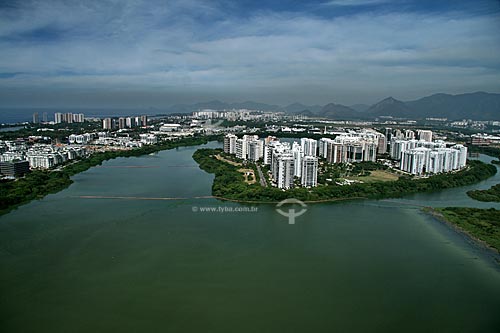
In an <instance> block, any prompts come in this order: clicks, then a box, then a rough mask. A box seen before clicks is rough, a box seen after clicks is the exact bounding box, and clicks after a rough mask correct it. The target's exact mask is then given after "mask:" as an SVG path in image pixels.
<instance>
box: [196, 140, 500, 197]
mask: <svg viewBox="0 0 500 333" xmlns="http://www.w3.org/2000/svg"><path fill="white" fill-rule="evenodd" d="M220 152H221V150H220V149H198V150H197V151H196V152H195V153H194V154H193V159H194V160H195V161H196V162H197V163H198V164H199V166H200V168H201V169H202V170H204V171H206V172H208V173H212V174H214V175H215V178H214V181H213V185H212V195H214V196H215V197H219V198H225V199H228V200H233V201H239V202H249V203H265V202H267V203H270V202H279V201H281V200H284V199H287V198H295V199H298V200H301V201H304V202H311V203H313V202H328V201H338V200H349V199H359V198H364V199H383V198H397V197H401V196H403V195H406V194H412V193H418V192H431V191H438V190H442V189H445V188H452V187H459V186H466V185H472V184H475V183H477V182H479V181H482V180H485V179H487V178H489V177H491V176H493V175H495V174H496V172H497V169H496V167H495V166H493V165H491V164H486V163H483V162H480V161H474V160H472V161H468V167H467V168H466V169H464V170H462V171H458V172H455V173H448V174H442V175H435V176H431V177H429V178H423V179H412V178H408V177H402V178H400V179H398V180H395V181H385V182H371V183H362V184H361V183H356V184H352V185H349V186H340V185H336V184H332V185H321V186H318V187H315V188H311V189H308V188H303V187H300V188H293V189H290V190H287V191H284V190H281V189H278V188H276V187H262V186H261V185H260V184H251V185H249V184H246V183H245V182H244V179H243V177H242V176H241V173H240V172H238V170H237V167H235V166H234V165H231V164H228V163H225V162H223V161H220V160H218V159H217V158H216V157H215V156H216V155H217V154H220Z"/></svg>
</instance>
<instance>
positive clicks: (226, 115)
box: [192, 109, 285, 121]
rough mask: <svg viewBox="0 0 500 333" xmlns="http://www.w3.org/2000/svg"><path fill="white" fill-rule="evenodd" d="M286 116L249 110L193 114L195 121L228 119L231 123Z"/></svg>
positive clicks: (198, 112)
mask: <svg viewBox="0 0 500 333" xmlns="http://www.w3.org/2000/svg"><path fill="white" fill-rule="evenodd" d="M284 115H285V113H284V112H265V111H258V110H247V109H232V110H212V109H203V110H199V111H195V112H193V114H192V117H193V118H194V119H201V120H207V119H226V120H230V121H236V120H241V121H249V120H254V121H255V120H262V121H265V120H270V119H280V118H282V117H283V116H284Z"/></svg>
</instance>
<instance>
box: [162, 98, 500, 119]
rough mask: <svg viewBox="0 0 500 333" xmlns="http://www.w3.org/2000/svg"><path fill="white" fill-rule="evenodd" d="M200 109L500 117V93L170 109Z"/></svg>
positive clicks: (371, 116)
mask: <svg viewBox="0 0 500 333" xmlns="http://www.w3.org/2000/svg"><path fill="white" fill-rule="evenodd" d="M200 109H214V110H223V109H250V110H262V111H283V112H286V113H289V114H297V115H306V116H311V117H312V116H315V117H322V118H329V119H339V120H355V119H359V120H369V119H375V118H377V117H380V116H390V117H394V118H411V119H423V118H428V117H438V118H448V119H450V120H459V119H474V120H500V94H494V93H486V92H475V93H466V94H459V95H449V94H434V95H431V96H427V97H423V98H420V99H417V100H414V101H406V102H403V101H399V100H397V99H395V98H392V97H388V98H385V99H383V100H381V101H380V102H378V103H375V104H373V105H371V106H369V105H364V104H355V105H351V106H346V105H342V104H336V103H329V104H326V105H324V106H321V105H304V104H301V103H293V104H290V105H287V106H284V107H282V106H279V105H270V104H264V103H257V102H252V101H247V102H243V103H225V102H221V101H210V102H205V103H197V104H192V105H186V104H182V105H174V106H172V107H171V108H169V110H170V111H171V112H192V111H197V110H200Z"/></svg>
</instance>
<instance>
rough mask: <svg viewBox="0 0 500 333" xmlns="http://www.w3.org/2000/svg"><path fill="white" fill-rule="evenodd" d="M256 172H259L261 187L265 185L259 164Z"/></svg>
mask: <svg viewBox="0 0 500 333" xmlns="http://www.w3.org/2000/svg"><path fill="white" fill-rule="evenodd" d="M257 172H258V173H259V178H260V185H262V186H263V187H267V182H266V178H264V174H263V173H262V170H261V169H260V165H257Z"/></svg>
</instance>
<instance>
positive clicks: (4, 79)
mask: <svg viewBox="0 0 500 333" xmlns="http://www.w3.org/2000/svg"><path fill="white" fill-rule="evenodd" d="M334 2H335V3H337V4H340V3H343V4H348V3H351V4H355V3H357V4H361V3H372V2H373V1H370V0H366V1H361V0H352V1H347V0H342V1H334ZM377 2H379V1H377ZM83 3H84V4H81V3H80V2H74V3H68V2H65V1H60V2H57V1H49V2H47V1H39V2H38V1H35V2H32V3H29V5H26V6H25V7H23V8H21V9H17V10H15V15H14V14H13V12H12V10H8V11H0V22H2V23H0V48H1V49H2V52H0V72H1V73H11V74H9V75H4V76H2V75H0V87H2V88H3V89H9V90H8V91H9V94H10V95H9V96H10V99H9V100H12V103H14V102H15V99H16V98H15V96H16V94H20V92H21V91H22V92H23V94H26V93H27V92H28V93H29V92H30V91H31V92H37V94H38V95H40V94H46V95H47V96H48V95H50V92H51V91H64V92H66V93H67V95H68V96H70V95H78V94H75V91H76V90H77V89H82V90H83V91H94V92H97V91H100V92H102V91H103V90H104V91H107V92H108V93H107V95H106V96H109V100H112V99H113V96H115V95H114V94H117V91H130V92H134V96H136V101H137V104H138V105H151V103H149V102H151V101H152V100H154V101H155V102H154V103H156V104H157V105H162V104H169V103H176V102H178V101H180V100H182V101H184V100H185V99H194V100H197V99H202V98H210V97H211V96H213V97H214V98H221V99H226V100H235V99H236V100H237V99H250V98H253V99H257V100H262V101H267V102H276V103H288V102H292V101H295V100H299V101H302V102H307V103H326V102H329V101H332V100H334V101H338V102H343V103H356V102H368V103H369V102H374V101H375V100H377V99H378V98H381V97H385V96H387V95H393V96H395V97H399V98H403V99H405V98H414V97H418V96H421V95H423V94H427V93H432V92H437V91H445V92H452V93H453V92H464V91H472V90H489V91H494V90H498V83H499V78H500V58H498V54H500V37H499V35H498V33H497V31H499V29H498V28H500V27H499V23H498V22H499V20H498V19H499V17H498V15H482V16H478V15H475V16H468V15H467V14H466V13H460V12H452V13H447V14H423V13H411V12H410V13H400V12H392V13H390V12H389V13H373V12H370V13H360V14H357V15H349V16H340V17H334V18H331V19H325V18H320V17H316V16H312V15H308V14H297V13H273V12H258V13H254V14H252V15H250V16H248V17H245V16H236V17H232V16H227V15H225V13H224V10H223V8H221V7H220V6H219V5H217V4H207V2H204V1H169V2H157V3H156V2H143V1H127V2H114V1H103V2H93V1H88V2H83ZM332 3H333V2H332ZM12 73H13V74H12ZM141 94H142V95H141ZM56 95H57V94H56ZM33 96H36V94H35V95H33ZM116 96H118V95H116ZM140 96H143V98H141V97H140ZM152 96H158V97H154V98H153V97H152ZM162 96H163V97H162ZM148 98H149V100H148ZM3 100H4V101H5V99H3ZM34 100H35V101H36V98H34ZM103 100H104V97H102V96H101V97H100V98H99V101H100V102H102V101H103ZM45 101H46V100H45V99H44V102H45ZM68 101H69V100H68Z"/></svg>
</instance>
